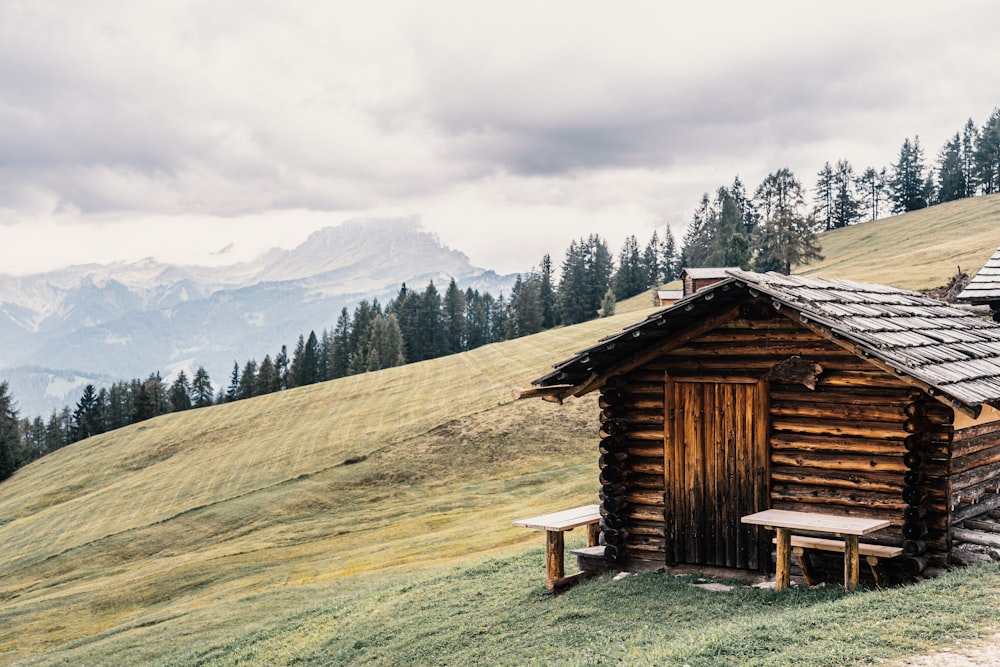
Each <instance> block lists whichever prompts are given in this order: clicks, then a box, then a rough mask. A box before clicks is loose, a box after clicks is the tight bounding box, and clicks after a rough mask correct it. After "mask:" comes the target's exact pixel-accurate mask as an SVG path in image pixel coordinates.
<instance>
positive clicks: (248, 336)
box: [0, 220, 514, 416]
mask: <svg viewBox="0 0 1000 667" xmlns="http://www.w3.org/2000/svg"><path fill="white" fill-rule="evenodd" d="M451 278H455V280H456V281H457V282H458V284H459V286H461V287H462V288H463V289H464V288H466V287H471V288H473V289H478V290H480V291H485V292H490V293H492V294H494V295H498V294H499V293H501V292H504V293H509V291H510V287H511V286H512V285H513V280H514V276H499V275H497V274H496V273H494V272H492V271H488V270H484V269H480V268H476V267H474V266H472V264H471V263H470V261H469V259H468V257H466V256H465V255H464V254H463V253H461V252H459V251H456V250H452V249H450V248H446V247H444V246H443V245H442V244H441V243H440V242H439V241H438V239H437V238H436V237H435V236H434V235H432V234H430V233H427V232H424V231H421V230H420V229H419V228H418V227H417V225H416V224H415V223H414V222H413V221H410V220H389V221H386V220H378V221H349V222H345V223H343V224H341V225H339V226H336V227H328V228H325V229H322V230H320V231H318V232H315V233H314V234H312V235H311V236H310V237H309V238H308V239H307V240H306V241H305V242H304V243H302V244H301V245H299V246H298V247H296V248H293V249H292V250H281V249H274V250H271V251H268V252H267V253H265V254H263V255H262V256H261V257H259V258H258V259H256V260H254V261H252V262H243V263H239V264H232V265H229V266H222V267H204V266H174V265H167V264H162V263H159V262H156V261H154V260H152V259H146V260H142V261H139V262H134V263H115V264H108V265H96V264H90V265H80V266H72V267H68V268H65V269H61V270H58V271H51V272H48V273H43V274H38V275H32V276H11V275H2V274H0V380H7V381H8V382H9V383H10V387H11V391H12V393H13V394H14V397H15V398H16V399H17V401H18V404H19V408H20V413H21V415H22V416H34V415H43V416H45V415H47V414H48V413H50V412H51V411H52V410H53V409H56V408H61V407H62V406H63V405H66V404H69V403H73V402H75V401H76V400H77V398H78V397H79V392H80V391H81V390H82V387H83V386H84V385H85V384H86V383H87V382H94V383H95V384H98V385H99V384H102V383H106V382H107V381H108V378H112V379H129V378H132V377H145V376H146V375H148V374H149V373H150V372H153V371H160V372H161V373H162V374H163V375H164V376H165V377H166V376H169V375H171V374H172V373H175V372H176V371H178V370H180V369H184V370H186V371H187V372H188V374H189V375H190V373H191V372H192V371H193V370H194V369H195V368H197V367H198V366H199V365H203V366H205V368H206V369H207V370H208V371H209V374H210V375H211V376H212V379H213V380H214V381H215V383H216V385H219V384H224V383H225V382H226V381H227V378H228V373H229V370H230V369H231V368H232V365H233V362H234V361H238V362H239V363H240V364H242V363H243V362H245V361H246V360H247V359H250V358H255V359H257V360H258V361H259V360H261V359H262V358H263V357H264V355H265V354H271V355H272V356H273V355H274V354H275V353H276V352H277V351H278V350H279V349H280V348H281V346H282V345H288V347H289V349H291V348H292V347H294V344H295V340H296V339H297V337H298V335H299V334H300V333H308V332H309V331H310V330H315V331H316V332H317V334H318V333H319V332H320V331H321V330H322V329H324V328H332V327H333V325H334V323H335V321H336V318H337V316H338V315H339V313H340V310H341V308H343V307H345V306H346V307H347V308H349V309H353V307H354V306H355V305H356V304H357V303H358V302H359V301H360V300H362V299H372V298H377V299H379V301H381V302H382V303H385V302H386V301H388V300H389V299H390V298H392V296H393V295H395V294H396V292H397V291H398V290H399V287H400V285H401V284H402V283H404V282H405V283H407V285H408V286H409V287H411V288H414V289H417V290H422V289H423V288H424V287H425V286H426V285H427V283H428V281H430V280H433V281H434V282H435V285H437V286H438V288H439V289H441V290H443V288H444V287H445V286H446V285H447V283H448V281H450V280H451Z"/></svg>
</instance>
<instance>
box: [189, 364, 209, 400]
mask: <svg viewBox="0 0 1000 667" xmlns="http://www.w3.org/2000/svg"><path fill="white" fill-rule="evenodd" d="M191 402H192V403H193V404H194V407H196V408H204V407H207V406H209V405H211V404H212V380H211V378H210V377H209V376H208V371H206V370H205V367H204V366H199V367H198V370H196V371H195V372H194V379H193V380H192V381H191Z"/></svg>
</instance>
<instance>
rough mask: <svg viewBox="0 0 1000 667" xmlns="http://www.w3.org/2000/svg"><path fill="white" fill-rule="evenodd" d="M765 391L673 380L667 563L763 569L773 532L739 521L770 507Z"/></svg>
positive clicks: (758, 385) (756, 385) (669, 391)
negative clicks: (770, 536)
mask: <svg viewBox="0 0 1000 667" xmlns="http://www.w3.org/2000/svg"><path fill="white" fill-rule="evenodd" d="M766 401H767V386H766V384H765V383H763V382H742V383H740V382H722V381H719V382H716V381H704V380H700V381H697V382H696V381H690V380H686V379H672V378H669V377H668V378H667V382H666V401H665V405H666V410H667V414H666V421H665V423H666V425H667V426H666V428H665V432H666V443H665V445H666V446H665V461H664V474H665V476H666V479H665V494H666V497H665V501H666V511H665V519H666V536H667V561H668V562H672V563H692V564H698V565H717V566H723V567H736V568H744V569H751V570H763V569H764V567H765V566H766V565H768V564H769V563H770V558H769V557H768V555H769V554H770V544H769V543H768V542H767V532H766V531H762V530H759V529H758V528H757V527H755V526H746V525H744V524H742V523H740V517H742V516H745V515H747V514H753V513H754V512H758V511H761V510H764V509H767V507H768V488H769V487H768V481H769V480H768V456H767V429H768V421H767V414H768V410H767V404H766Z"/></svg>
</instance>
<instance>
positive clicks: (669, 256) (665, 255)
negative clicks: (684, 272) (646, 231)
mask: <svg viewBox="0 0 1000 667" xmlns="http://www.w3.org/2000/svg"><path fill="white" fill-rule="evenodd" d="M661 262H662V264H661V266H662V267H663V269H662V273H661V274H660V282H661V283H663V284H666V283H669V282H671V281H674V280H677V278H678V277H679V276H680V275H681V269H682V268H683V267H682V266H681V258H680V255H679V254H678V253H677V243H676V242H675V241H674V233H673V232H672V231H671V230H670V226H669V225H668V226H667V233H666V234H665V235H664V236H663V250H662V260H661Z"/></svg>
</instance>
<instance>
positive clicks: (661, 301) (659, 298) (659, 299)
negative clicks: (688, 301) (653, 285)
mask: <svg viewBox="0 0 1000 667" xmlns="http://www.w3.org/2000/svg"><path fill="white" fill-rule="evenodd" d="M683 298H684V291H683V290H679V289H658V290H656V305H657V306H660V307H665V306H672V305H674V304H675V303H677V302H678V301H680V300H681V299H683Z"/></svg>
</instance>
